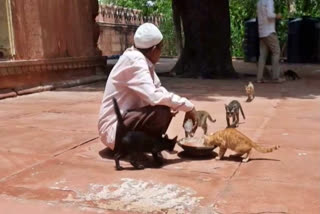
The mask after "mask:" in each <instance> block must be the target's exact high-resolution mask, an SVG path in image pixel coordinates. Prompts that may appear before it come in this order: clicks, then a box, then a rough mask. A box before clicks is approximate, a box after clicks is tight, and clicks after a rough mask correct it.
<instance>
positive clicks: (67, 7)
mask: <svg viewBox="0 0 320 214" xmlns="http://www.w3.org/2000/svg"><path fill="white" fill-rule="evenodd" d="M12 14H13V28H14V34H15V45H16V57H15V58H16V59H43V58H57V57H78V56H95V55H99V51H98V49H97V47H96V46H97V45H96V44H97V40H98V36H99V29H98V26H97V25H96V23H95V17H96V15H97V14H98V2H97V0H12Z"/></svg>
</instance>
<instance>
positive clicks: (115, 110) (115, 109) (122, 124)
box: [112, 97, 124, 126]
mask: <svg viewBox="0 0 320 214" xmlns="http://www.w3.org/2000/svg"><path fill="white" fill-rule="evenodd" d="M112 102H113V108H114V112H115V113H116V115H117V119H118V125H121V126H124V122H123V118H122V115H121V112H120V108H119V106H118V102H117V100H116V99H115V98H114V97H112Z"/></svg>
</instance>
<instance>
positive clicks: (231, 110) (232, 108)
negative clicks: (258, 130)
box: [225, 100, 246, 127]
mask: <svg viewBox="0 0 320 214" xmlns="http://www.w3.org/2000/svg"><path fill="white" fill-rule="evenodd" d="M225 108H226V120H227V124H228V126H227V127H237V126H238V124H239V109H240V111H241V114H242V117H243V119H246V117H245V116H244V113H243V110H242V107H241V104H240V103H239V102H238V101H237V100H232V101H231V102H230V103H229V104H228V105H225ZM230 117H232V124H231V125H230V121H229V118H230Z"/></svg>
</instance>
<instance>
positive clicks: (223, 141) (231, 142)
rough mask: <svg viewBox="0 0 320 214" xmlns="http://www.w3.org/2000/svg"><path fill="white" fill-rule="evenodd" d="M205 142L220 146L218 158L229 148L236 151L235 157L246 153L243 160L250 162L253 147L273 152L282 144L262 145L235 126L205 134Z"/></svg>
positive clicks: (262, 151)
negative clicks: (266, 146) (265, 146)
mask: <svg viewBox="0 0 320 214" xmlns="http://www.w3.org/2000/svg"><path fill="white" fill-rule="evenodd" d="M204 144H205V145H207V146H218V147H219V148H220V150H219V155H218V156H217V157H216V159H217V160H221V159H222V158H223V155H224V154H225V152H226V151H227V149H231V150H233V151H235V152H236V154H235V155H232V156H234V157H241V156H242V155H245V156H244V158H243V159H242V162H248V160H249V158H250V153H251V149H252V148H254V149H255V150H257V151H258V152H261V153H268V152H272V151H273V150H276V149H278V148H280V146H274V147H271V148H264V147H261V146H259V145H258V144H256V143H254V142H253V141H252V140H250V139H249V138H248V137H247V136H245V135H244V134H242V133H241V132H239V131H238V130H237V129H234V128H226V129H224V130H220V131H217V132H215V133H213V134H211V135H208V136H204Z"/></svg>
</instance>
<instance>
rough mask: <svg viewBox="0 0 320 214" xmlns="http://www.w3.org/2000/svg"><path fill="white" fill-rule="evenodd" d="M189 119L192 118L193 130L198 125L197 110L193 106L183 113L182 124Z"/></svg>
mask: <svg viewBox="0 0 320 214" xmlns="http://www.w3.org/2000/svg"><path fill="white" fill-rule="evenodd" d="M189 119H191V120H192V124H193V128H192V130H194V129H195V128H196V127H197V126H198V120H197V111H196V109H195V108H193V109H192V110H191V111H188V112H186V114H185V115H184V120H183V124H182V126H183V125H184V124H185V122H186V121H187V120H189Z"/></svg>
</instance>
